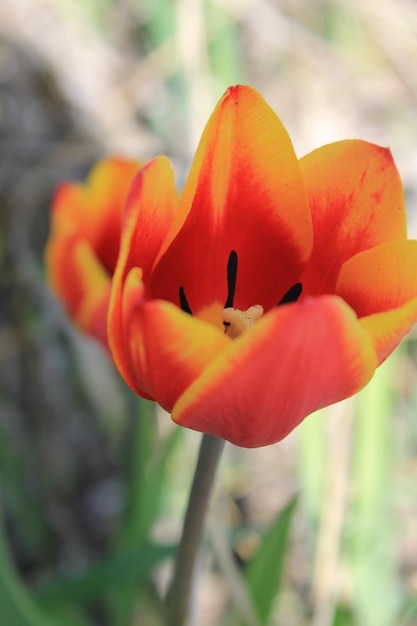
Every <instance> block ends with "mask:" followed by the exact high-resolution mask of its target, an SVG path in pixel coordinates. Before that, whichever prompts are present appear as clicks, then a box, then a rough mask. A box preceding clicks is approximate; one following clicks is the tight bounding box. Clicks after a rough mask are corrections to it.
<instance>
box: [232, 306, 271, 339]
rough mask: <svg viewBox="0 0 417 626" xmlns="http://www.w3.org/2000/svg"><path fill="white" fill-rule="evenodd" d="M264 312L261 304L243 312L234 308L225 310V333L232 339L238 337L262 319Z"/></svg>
mask: <svg viewBox="0 0 417 626" xmlns="http://www.w3.org/2000/svg"><path fill="white" fill-rule="evenodd" d="M263 312H264V309H263V307H262V306H261V305H260V304H254V305H253V306H250V307H249V308H248V309H247V310H246V311H241V310H240V309H235V308H233V307H227V308H226V309H223V312H222V318H223V322H224V325H225V327H226V329H225V331H224V332H225V333H226V334H227V336H228V337H230V338H231V339H234V338H235V337H238V336H239V335H241V334H242V333H243V332H244V331H245V330H247V329H248V328H250V327H251V326H252V325H253V324H254V322H256V321H257V320H258V319H259V318H260V317H262V315H263Z"/></svg>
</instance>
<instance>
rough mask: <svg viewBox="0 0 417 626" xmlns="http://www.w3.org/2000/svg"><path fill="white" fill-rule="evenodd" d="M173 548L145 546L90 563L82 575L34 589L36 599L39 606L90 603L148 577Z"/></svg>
mask: <svg viewBox="0 0 417 626" xmlns="http://www.w3.org/2000/svg"><path fill="white" fill-rule="evenodd" d="M174 550H175V546H161V545H157V544H151V543H148V544H145V545H142V546H140V547H138V548H135V549H134V550H130V551H129V552H127V553H124V554H116V555H114V556H111V557H108V558H107V559H103V560H101V561H99V562H96V563H94V564H93V565H92V566H91V567H89V568H88V569H87V570H86V571H85V572H82V573H80V574H78V575H73V576H68V577H66V578H62V579H61V580H56V581H53V582H51V583H50V584H49V585H47V586H45V587H42V588H41V589H38V591H37V593H36V597H37V599H38V601H39V602H40V603H41V605H42V606H49V605H54V604H62V603H65V602H69V603H71V602H77V603H78V602H86V603H88V602H91V601H93V600H96V599H97V598H99V597H101V596H103V594H104V593H105V592H106V591H107V590H108V589H112V590H113V589H115V588H117V587H121V586H123V585H125V584H126V583H128V582H130V581H132V580H135V581H137V582H138V581H140V580H143V579H146V578H148V577H149V573H150V572H151V570H152V569H153V568H154V567H155V566H156V565H158V563H160V562H161V561H163V560H164V559H167V558H168V557H170V556H172V554H173V553H174Z"/></svg>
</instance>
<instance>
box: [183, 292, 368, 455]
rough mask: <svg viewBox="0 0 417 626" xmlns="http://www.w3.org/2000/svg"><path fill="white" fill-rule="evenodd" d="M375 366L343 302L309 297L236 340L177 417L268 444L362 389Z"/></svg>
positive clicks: (240, 440) (246, 442) (243, 442)
mask: <svg viewBox="0 0 417 626" xmlns="http://www.w3.org/2000/svg"><path fill="white" fill-rule="evenodd" d="M375 367H376V355H375V351H374V349H373V345H372V342H371V340H370V337H369V336H368V334H367V333H366V332H365V331H364V330H363V328H362V327H361V325H360V324H359V323H358V320H357V318H356V316H355V315H354V313H353V311H352V309H350V308H349V307H348V306H347V305H346V304H345V303H344V302H343V300H341V299H340V298H338V297H335V296H321V297H317V298H305V299H304V300H303V301H300V302H297V303H295V304H288V305H284V306H281V307H278V308H277V309H276V310H274V311H271V312H270V313H269V314H267V315H266V316H264V317H263V318H262V319H261V320H259V321H258V322H257V323H256V324H255V325H254V326H253V327H252V328H251V329H250V331H247V332H246V333H244V334H243V335H241V336H240V337H238V338H237V339H235V340H234V341H233V342H232V344H231V345H230V346H229V347H228V348H227V349H226V350H225V351H224V352H223V353H222V354H221V355H220V356H219V358H217V359H215V360H214V361H213V362H212V363H211V364H210V365H209V366H208V367H207V369H206V370H205V371H204V372H203V374H202V375H201V376H200V377H199V378H198V379H197V380H196V381H195V382H194V383H193V384H192V385H191V386H190V387H189V388H188V389H187V390H186V392H185V393H184V395H183V396H182V397H181V398H179V400H178V402H177V404H176V405H175V406H174V409H173V411H172V418H173V420H174V421H175V422H176V423H178V424H180V425H181V426H186V427H188V428H193V429H195V430H199V431H202V432H206V433H211V434H213V435H217V436H219V437H223V438H225V439H227V440H229V441H231V442H232V443H234V444H236V445H239V446H244V447H258V446H264V445H269V444H272V443H275V442H276V441H280V440H281V439H283V438H284V437H285V436H286V435H288V433H290V432H291V431H292V430H293V429H294V428H295V427H296V426H297V425H298V424H299V423H300V422H301V421H302V420H303V419H304V418H305V417H306V416H307V415H308V414H309V413H312V412H313V411H315V410H317V409H319V408H322V407H324V406H327V405H329V404H332V403H334V402H338V401H339V400H342V399H343V398H346V397H348V396H350V395H352V394H353V393H355V392H356V391H358V390H359V389H361V388H362V387H363V386H364V385H365V384H366V383H367V382H368V381H369V380H370V378H371V377H372V375H373V372H374V370H375Z"/></svg>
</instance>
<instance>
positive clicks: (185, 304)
mask: <svg viewBox="0 0 417 626" xmlns="http://www.w3.org/2000/svg"><path fill="white" fill-rule="evenodd" d="M179 297H180V307H181V309H182V310H183V311H184V313H189V314H190V315H192V314H193V313H192V311H191V309H190V305H189V304H188V300H187V298H186V296H185V291H184V287H180V288H179Z"/></svg>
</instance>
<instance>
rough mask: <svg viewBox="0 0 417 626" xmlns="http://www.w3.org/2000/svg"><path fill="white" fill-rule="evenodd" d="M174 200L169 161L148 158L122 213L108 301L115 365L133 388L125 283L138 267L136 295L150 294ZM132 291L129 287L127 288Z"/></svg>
mask: <svg viewBox="0 0 417 626" xmlns="http://www.w3.org/2000/svg"><path fill="white" fill-rule="evenodd" d="M176 204H177V192H176V189H175V185H174V177H173V172H172V169H171V165H170V163H169V161H168V159H166V158H165V157H158V158H156V159H153V160H152V161H149V163H147V164H146V165H145V166H144V167H143V168H142V169H141V170H140V172H139V173H138V175H137V176H136V178H135V180H134V181H133V184H132V188H131V191H130V193H129V196H128V199H127V202H126V210H125V213H124V215H123V228H122V237H121V242H120V253H119V258H118V261H117V266H116V269H115V273H114V276H113V283H112V292H111V298H110V305H109V318H108V335H109V344H110V350H111V352H112V355H113V358H114V360H115V362H116V365H117V367H118V369H119V371H120V372H121V374H122V376H123V377H124V378H125V380H126V382H127V384H128V385H130V386H131V387H132V388H135V385H136V383H135V382H134V380H133V378H132V373H131V367H130V366H129V346H128V345H125V334H126V333H130V330H129V328H128V326H127V325H126V324H125V323H124V321H123V316H124V312H123V307H124V306H125V302H124V300H125V298H124V294H123V290H124V283H125V280H126V279H127V276H128V275H129V274H130V272H131V270H132V269H134V268H140V272H139V275H140V276H139V278H138V275H137V274H134V276H135V277H136V289H137V298H138V299H139V302H140V303H142V302H143V299H144V298H149V297H150V295H151V294H150V293H149V288H148V285H149V278H150V274H151V270H152V265H153V263H154V260H155V256H156V255H157V253H158V250H159V248H160V246H161V244H162V241H163V239H164V237H165V235H166V233H167V230H168V228H169V226H170V224H171V221H172V218H173V215H174V211H175V208H176ZM129 293H131V290H130V291H129Z"/></svg>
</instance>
